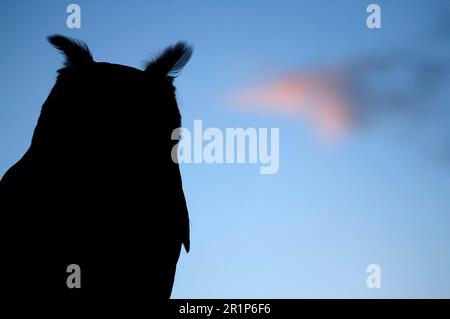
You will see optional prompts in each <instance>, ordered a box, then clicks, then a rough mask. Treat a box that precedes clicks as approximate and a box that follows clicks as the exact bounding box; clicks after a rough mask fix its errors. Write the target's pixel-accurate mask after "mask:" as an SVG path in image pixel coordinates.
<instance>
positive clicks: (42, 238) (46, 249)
mask: <svg viewBox="0 0 450 319" xmlns="http://www.w3.org/2000/svg"><path fill="white" fill-rule="evenodd" d="M48 40H49V42H50V43H51V44H52V45H53V46H54V47H56V48H57V49H59V50H60V51H61V52H62V53H63V54H64V55H65V59H66V61H65V67H64V68H62V69H60V70H59V71H58V78H57V81H56V84H55V86H54V87H53V89H52V91H51V92H50V95H49V96H48V98H47V100H46V101H45V103H44V105H43V107H42V111H41V114H40V117H39V120H38V123H37V126H36V129H35V131H34V135H33V138H32V142H31V146H30V148H29V149H28V151H27V152H26V153H25V155H24V156H23V157H22V158H21V159H20V160H19V161H18V162H17V163H16V164H15V165H14V166H12V167H11V168H10V169H9V170H8V171H7V173H6V174H5V175H4V176H3V178H2V180H1V182H0V210H1V218H2V222H1V226H2V244H1V245H2V250H1V252H2V256H1V264H2V268H3V271H2V282H1V284H0V286H1V288H2V290H8V292H9V294H8V296H9V297H14V296H15V294H16V293H20V297H19V298H24V296H25V295H26V292H27V291H33V292H38V294H37V295H38V296H53V297H55V296H57V297H64V296H67V297H70V298H75V299H77V298H79V297H80V296H81V298H84V296H96V297H100V296H102V297H106V296H111V297H114V298H117V299H118V300H124V298H129V299H131V298H130V297H132V298H133V300H134V302H138V300H140V299H142V300H149V299H151V298H158V299H168V298H169V297H170V294H171V290H172V285H173V281H174V276H175V268H176V264H177V261H178V257H179V254H180V251H181V247H182V245H184V247H185V249H186V251H189V219H188V212H187V208H186V203H185V198H184V194H183V189H182V183H181V176H180V172H179V167H178V164H177V163H174V162H173V161H172V159H171V150H172V148H173V146H174V145H175V144H176V142H177V141H172V140H171V133H172V131H173V130H174V129H175V128H178V127H180V126H181V116H180V113H179V110H178V106H177V102H176V98H175V88H174V86H173V84H172V82H173V79H174V77H175V76H176V75H177V74H178V73H179V72H180V71H181V69H182V68H183V67H184V65H185V64H186V63H187V62H188V60H189V58H190V56H191V53H192V49H191V48H190V47H189V46H187V45H186V44H184V43H182V42H179V43H177V44H176V45H175V46H172V47H169V48H167V49H166V50H165V51H163V52H162V53H161V54H159V55H158V56H156V57H155V58H154V59H152V60H151V61H149V62H148V63H147V65H146V68H145V70H144V71H142V70H138V69H135V68H131V67H127V66H123V65H117V64H110V63H103V62H95V61H94V60H93V58H92V55H91V53H90V51H89V49H88V47H87V46H86V45H85V44H84V43H82V42H79V41H76V40H73V39H69V38H66V37H63V36H59V35H55V36H51V37H49V38H48ZM70 264H77V265H79V266H80V268H81V289H77V288H73V289H69V288H68V287H67V285H66V279H67V277H68V276H69V275H70V273H67V266H68V265H70ZM34 297H36V294H35V295H34ZM70 298H68V299H69V301H70V300H73V299H70Z"/></svg>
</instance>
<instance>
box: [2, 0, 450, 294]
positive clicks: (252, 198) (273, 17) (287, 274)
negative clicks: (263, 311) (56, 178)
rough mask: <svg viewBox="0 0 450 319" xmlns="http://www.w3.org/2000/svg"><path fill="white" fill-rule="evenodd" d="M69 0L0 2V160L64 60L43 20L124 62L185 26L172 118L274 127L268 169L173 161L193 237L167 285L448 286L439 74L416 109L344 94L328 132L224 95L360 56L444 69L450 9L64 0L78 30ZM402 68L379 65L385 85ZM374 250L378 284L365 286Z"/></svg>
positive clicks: (26, 137)
mask: <svg viewBox="0 0 450 319" xmlns="http://www.w3.org/2000/svg"><path fill="white" fill-rule="evenodd" d="M69 3H70V2H67V3H66V2H64V1H62V2H61V1H60V2H58V3H56V2H53V1H39V2H35V1H2V2H1V4H0V26H1V28H0V36H1V39H2V50H1V51H0V69H1V70H2V71H1V72H0V87H1V88H2V89H1V94H0V175H3V173H4V172H5V171H6V170H7V169H8V168H9V167H10V166H11V165H12V164H13V163H14V162H15V161H17V160H18V159H19V158H20V156H21V155H22V154H23V153H24V152H25V150H26V149H27V147H28V145H29V143H30V139H31V135H32V132H33V129H34V126H35V124H36V120H37V117H38V115H39V111H40V107H41V105H42V103H43V102H44V100H45V99H46V97H47V95H48V93H49V92H50V89H51V88H52V86H53V84H54V81H55V77H56V70H57V69H58V68H60V67H61V65H62V57H61V56H60V55H59V54H58V53H57V52H56V50H55V49H54V48H52V47H51V46H50V45H49V44H48V43H47V42H46V40H45V37H46V36H47V35H49V34H53V33H61V34H64V35H67V36H71V37H75V38H79V39H81V40H83V41H85V42H86V43H87V44H88V45H89V47H90V49H91V51H92V52H93V55H94V58H95V59H96V60H97V61H107V62H112V63H119V64H125V65H130V66H134V67H142V65H143V62H144V60H145V59H146V58H148V57H150V56H151V54H152V53H155V52H158V51H159V50H161V49H163V48H164V47H166V46H167V45H169V44H172V43H174V42H176V41H178V40H187V41H188V42H189V43H191V44H192V45H193V46H194V47H195V51H194V55H193V58H192V60H191V61H190V62H189V63H188V65H187V66H186V68H185V70H184V72H183V74H182V75H181V76H180V77H179V78H178V79H177V80H176V86H177V93H178V102H179V106H180V110H181V113H182V115H183V125H184V126H185V127H187V128H192V126H193V121H194V120H195V119H201V120H203V125H204V126H205V127H218V128H221V129H225V128H227V127H244V128H246V127H256V128H258V127H267V128H271V127H276V128H279V129H280V170H279V172H278V173H277V174H275V175H260V174H259V165H255V164H240V165H237V164H235V165H232V164H224V165H217V164H216V165H208V164H185V165H182V174H183V181H184V188H185V193H186V197H187V201H188V207H189V210H190V216H191V227H192V233H191V238H192V250H191V252H190V253H189V254H187V255H186V254H185V253H184V252H183V254H182V256H181V258H180V262H179V266H178V272H177V277H176V282H175V286H174V291H173V295H172V297H174V298H228V297H230V298H231V297H233V298H241V297H242V298H311V297H317V298H322V297H332V298H333V297H344V298H346V297H351V298H356V297H357V298H365V297H367V298H380V297H387V298H391V297H405V298H408V297H447V298H449V297H450V249H449V248H450V232H449V228H450V165H449V163H450V161H448V157H447V162H446V161H445V160H443V159H442V158H441V155H440V154H441V153H440V152H441V150H444V151H443V152H444V153H445V150H448V149H449V144H450V134H449V131H448V128H447V122H448V119H449V118H450V117H445V116H446V115H449V107H448V99H449V97H450V96H449V95H450V89H449V85H448V84H449V83H448V79H447V82H445V81H444V80H441V82H439V90H438V91H437V93H436V94H434V95H433V98H429V96H426V95H425V93H423V94H422V93H421V94H422V95H423V100H422V99H420V103H417V104H419V105H418V106H417V107H418V109H419V110H420V112H416V111H414V110H410V109H411V108H412V107H410V106H409V104H405V103H403V104H402V103H401V101H400V104H401V106H402V109H404V110H405V112H404V113H400V115H399V114H398V113H394V112H391V111H390V110H389V105H384V104H383V103H384V102H383V100H375V101H373V100H370V98H368V97H367V95H364V96H363V97H362V100H359V101H357V102H354V105H352V109H351V110H353V111H354V108H359V109H358V110H362V111H364V114H366V116H367V118H368V119H369V121H368V122H369V123H370V125H369V124H367V125H366V124H364V125H362V126H361V127H358V128H355V129H352V130H351V132H349V133H348V134H346V136H345V138H343V139H342V140H340V141H339V142H337V143H333V144H332V145H324V143H322V142H321V140H320V138H319V137H317V135H316V134H315V133H314V130H312V129H311V127H310V123H309V122H308V120H306V119H303V118H301V119H296V118H291V117H290V116H286V114H283V112H278V111H277V110H278V109H277V108H276V105H275V107H272V108H271V112H269V113H267V112H259V110H258V109H256V110H250V111H249V110H244V109H242V108H240V107H238V106H236V105H233V103H232V102H230V99H229V96H230V94H232V93H233V92H235V91H236V90H239V89H240V88H246V87H253V86H254V85H257V83H260V82H261V81H263V82H264V81H267V82H269V84H270V81H271V79H272V77H273V76H276V75H283V74H285V73H286V72H290V71H292V70H295V72H298V73H300V74H303V73H302V72H303V71H302V70H308V71H310V70H323V69H324V68H325V69H326V68H328V67H329V66H330V65H333V66H345V65H353V64H354V63H355V61H356V60H357V59H358V58H360V57H376V58H377V59H378V58H379V57H380V56H386V55H387V56H397V55H398V54H400V57H401V59H402V58H403V57H405V59H406V58H410V57H411V56H419V57H420V58H422V59H423V60H426V62H427V63H428V62H429V63H431V64H432V63H437V64H438V65H439V69H445V68H444V67H440V66H441V64H439V63H440V61H441V60H440V59H441V57H444V62H448V58H447V60H445V57H448V53H449V50H448V48H449V43H448V31H449V30H450V29H449V28H448V25H446V24H443V25H441V24H438V23H437V22H436V21H440V20H439V17H440V15H441V14H442V12H444V13H445V12H450V11H449V8H448V6H447V7H445V6H444V4H445V1H438V0H435V1H377V2H376V3H378V4H379V5H380V6H381V9H382V26H383V28H382V29H380V30H369V29H367V27H366V24H365V21H366V18H367V16H368V14H367V13H366V7H367V5H368V4H369V3H371V2H369V1H361V0H353V1H331V0H330V1H325V0H321V1H318V0H316V1H245V2H243V1H234V0H228V1H220V2H219V1H173V0H170V1H120V2H119V1H114V2H113V1H77V2H76V3H77V4H79V5H80V7H81V14H82V22H81V23H82V24H81V29H78V30H77V29H68V28H67V27H66V24H65V22H66V17H67V13H66V6H67V5H68V4H69ZM445 8H446V10H447V11H445ZM447 18H448V15H447ZM436 28H437V29H436ZM436 30H438V31H442V32H443V33H444V34H446V35H447V38H444V37H440V35H439V34H440V33H439V32H438V31H436ZM399 52H401V53H399ZM444 75H445V74H444ZM447 75H448V74H447ZM405 78H406V77H405V76H404V75H400V81H397V80H396V79H397V78H394V75H392V73H388V75H387V76H386V75H384V77H383V76H381V78H378V80H377V81H378V82H382V83H384V81H389V80H391V82H393V83H394V84H390V87H394V89H396V88H397V86H398V87H400V85H399V84H398V83H399V82H402V81H403V80H405ZM444 78H445V77H444ZM393 79H394V80H393ZM396 83H397V84H396ZM402 83H403V82H402ZM433 86H438V84H436V85H433ZM366 90H368V91H370V92H371V90H373V87H372V86H370V85H369V86H368V87H367V88H366ZM382 90H383V88H382ZM23 92H26V93H27V94H23ZM358 92H359V91H358ZM382 93H383V91H382ZM422 95H420V97H422ZM378 102H379V104H378ZM372 104H374V105H375V106H373V105H372ZM363 105H371V106H370V107H369V106H364V107H365V108H363ZM380 109H383V110H385V111H383V112H380V111H379V110H380ZM386 110H387V111H386ZM429 110H434V111H433V112H431V111H429ZM355 113H358V112H355ZM416 113H417V114H416ZM411 114H412V115H411ZM417 119H419V120H417ZM425 119H427V121H425ZM446 119H447V120H446ZM152 120H154V119H149V125H151V123H152ZM155 120H156V119H155ZM364 123H365V121H364ZM447 154H448V153H447ZM372 263H376V264H379V265H380V266H381V269H382V287H381V288H380V289H368V288H367V287H366V277H367V275H368V274H367V273H366V267H367V265H369V264H372Z"/></svg>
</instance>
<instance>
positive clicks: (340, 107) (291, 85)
mask: <svg viewBox="0 0 450 319" xmlns="http://www.w3.org/2000/svg"><path fill="white" fill-rule="evenodd" d="M232 100H233V103H234V104H235V105H237V106H239V107H241V108H245V109H249V110H255V111H258V110H265V111H269V112H275V113H279V114H281V115H285V116H288V117H290V118H297V119H302V120H305V121H307V122H309V123H312V125H313V127H314V129H315V131H317V132H318V133H319V134H320V136H322V137H325V138H327V139H330V138H331V139H333V140H335V139H336V138H339V137H341V136H343V135H345V133H346V132H348V131H349V130H350V128H351V126H352V123H353V114H352V112H351V105H350V101H349V99H348V97H347V94H346V85H345V79H344V78H343V77H342V76H341V75H340V74H339V73H337V72H323V73H309V74H308V73H307V74H297V73H292V74H285V75H283V76H280V77H278V78H276V79H273V80H271V81H268V82H266V83H263V84H260V85H251V86H249V87H246V88H242V89H241V90H238V91H237V92H236V93H235V94H234V95H233V99H232Z"/></svg>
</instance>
